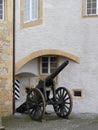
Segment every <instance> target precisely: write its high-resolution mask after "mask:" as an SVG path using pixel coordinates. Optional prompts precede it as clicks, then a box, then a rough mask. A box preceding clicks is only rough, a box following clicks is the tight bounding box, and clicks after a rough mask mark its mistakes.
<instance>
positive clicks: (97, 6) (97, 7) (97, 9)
mask: <svg viewBox="0 0 98 130" xmlns="http://www.w3.org/2000/svg"><path fill="white" fill-rule="evenodd" d="M86 15H98V0H96V14H92V13H91V14H88V13H87V0H86Z"/></svg>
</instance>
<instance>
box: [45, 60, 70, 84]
mask: <svg viewBox="0 0 98 130" xmlns="http://www.w3.org/2000/svg"><path fill="white" fill-rule="evenodd" d="M68 63H69V61H68V60H67V61H65V62H64V63H63V64H61V65H60V66H59V67H58V68H57V69H56V70H55V71H54V72H53V73H52V74H50V75H49V76H48V77H47V78H46V79H45V80H46V82H47V80H48V79H54V78H55V77H56V76H57V75H58V74H59V73H60V72H61V71H62V70H63V69H64V68H65V66H67V65H68Z"/></svg>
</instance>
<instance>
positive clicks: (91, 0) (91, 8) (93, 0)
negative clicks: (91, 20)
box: [86, 0, 98, 15]
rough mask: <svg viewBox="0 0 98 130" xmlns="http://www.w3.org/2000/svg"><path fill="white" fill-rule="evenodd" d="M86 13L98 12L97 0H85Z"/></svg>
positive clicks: (94, 13)
mask: <svg viewBox="0 0 98 130" xmlns="http://www.w3.org/2000/svg"><path fill="white" fill-rule="evenodd" d="M86 14H87V15H96V14H98V0H86Z"/></svg>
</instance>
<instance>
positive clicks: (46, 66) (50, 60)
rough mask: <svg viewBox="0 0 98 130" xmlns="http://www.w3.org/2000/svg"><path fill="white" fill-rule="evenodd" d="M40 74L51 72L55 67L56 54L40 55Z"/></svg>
mask: <svg viewBox="0 0 98 130" xmlns="http://www.w3.org/2000/svg"><path fill="white" fill-rule="evenodd" d="M40 67H41V69H40V70H41V74H51V73H53V72H54V71H55V70H56V68H57V57H56V56H43V57H41V66H40Z"/></svg>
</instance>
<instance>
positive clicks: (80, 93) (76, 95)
mask: <svg viewBox="0 0 98 130" xmlns="http://www.w3.org/2000/svg"><path fill="white" fill-rule="evenodd" d="M73 96H74V97H82V90H78V89H76V90H73Z"/></svg>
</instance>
